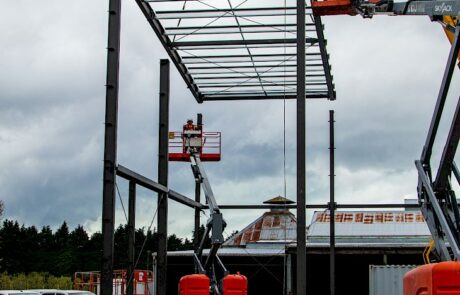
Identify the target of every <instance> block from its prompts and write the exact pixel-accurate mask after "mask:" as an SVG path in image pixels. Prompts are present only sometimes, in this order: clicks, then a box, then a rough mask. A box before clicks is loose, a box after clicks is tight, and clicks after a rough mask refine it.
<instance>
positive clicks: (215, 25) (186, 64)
mask: <svg viewBox="0 0 460 295" xmlns="http://www.w3.org/2000/svg"><path fill="white" fill-rule="evenodd" d="M296 1H297V0H286V1H285V3H283V1H275V0H266V1H262V2H261V1H257V0H239V1H237V3H235V2H236V1H235V0H215V1H206V0H136V3H137V4H138V6H139V8H140V10H141V11H142V13H143V14H144V16H145V17H146V19H147V21H148V23H149V24H150V26H151V27H152V29H153V31H154V32H155V34H156V35H157V36H158V38H159V40H160V41H161V43H162V45H163V47H164V48H165V49H166V51H167V53H168V55H169V57H170V59H171V60H172V62H173V63H174V64H175V66H176V68H177V69H178V71H179V73H180V74H181V76H182V78H183V79H184V81H185V82H186V84H187V86H188V88H189V89H190V91H191V93H192V94H193V96H194V97H195V99H196V100H197V101H198V102H199V103H202V102H204V101H224V100H254V99H285V98H286V99H294V98H297V92H296V88H297V87H296V86H297V77H300V76H299V73H298V72H297V71H296V69H297V65H298V63H299V62H300V63H302V62H303V61H306V68H305V73H302V76H306V77H308V83H306V85H305V86H306V93H305V97H306V98H327V99H330V100H334V99H335V90H334V84H333V78H332V75H331V67H330V64H329V57H328V54H327V51H326V41H325V39H324V34H323V27H322V23H321V19H320V18H319V17H313V15H312V13H311V9H310V7H307V6H306V5H305V1H304V0H302V1H301V6H302V13H301V15H303V14H305V15H306V16H307V18H305V21H306V22H305V23H304V25H303V26H299V25H298V22H297V20H298V19H297V17H298V15H299V10H298V7H297V5H296ZM283 4H284V5H283ZM305 32H307V33H308V35H307V36H305ZM298 33H300V34H301V35H303V38H301V40H305V41H304V42H302V43H303V44H307V45H308V48H307V50H306V52H305V53H304V54H303V55H302V56H301V58H299V56H298V55H297V49H298V48H299V39H300V38H298V37H299V34H298Z"/></svg>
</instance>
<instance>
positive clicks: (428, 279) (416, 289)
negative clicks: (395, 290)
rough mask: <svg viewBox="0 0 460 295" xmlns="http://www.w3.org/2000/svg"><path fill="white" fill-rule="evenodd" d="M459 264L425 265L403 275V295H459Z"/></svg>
mask: <svg viewBox="0 0 460 295" xmlns="http://www.w3.org/2000/svg"><path fill="white" fill-rule="evenodd" d="M459 282H460V262H453V261H447V262H440V263H433V264H426V265H422V266H420V267H417V268H416V269H414V270H411V271H409V272H408V273H406V274H405V275H404V295H441V294H443V295H445V294H449V295H460V283H459Z"/></svg>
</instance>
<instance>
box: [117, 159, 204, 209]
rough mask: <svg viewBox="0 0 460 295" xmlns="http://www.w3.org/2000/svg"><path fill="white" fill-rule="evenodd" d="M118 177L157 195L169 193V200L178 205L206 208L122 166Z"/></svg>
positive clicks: (119, 167)
mask: <svg viewBox="0 0 460 295" xmlns="http://www.w3.org/2000/svg"><path fill="white" fill-rule="evenodd" d="M117 175H118V176H120V177H123V178H124V179H126V180H130V181H131V180H132V181H134V182H135V183H136V184H138V185H140V186H142V187H144V188H146V189H149V190H152V191H154V192H156V193H167V195H168V198H169V199H171V200H173V201H176V202H178V203H181V204H182V205H185V206H188V207H191V208H198V209H203V208H204V205H202V204H200V203H198V202H195V201H194V200H192V199H190V198H188V197H186V196H184V195H182V194H180V193H178V192H176V191H174V190H170V189H168V188H167V187H166V186H164V185H161V184H159V183H157V182H155V181H153V180H151V179H149V178H147V177H145V176H142V175H140V174H138V173H136V172H134V171H132V170H130V169H128V168H126V167H124V166H122V165H118V167H117Z"/></svg>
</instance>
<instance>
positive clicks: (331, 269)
mask: <svg viewBox="0 0 460 295" xmlns="http://www.w3.org/2000/svg"><path fill="white" fill-rule="evenodd" d="M329 159H330V160H329V197H330V199H329V213H330V222H329V225H330V228H329V237H330V238H329V239H330V240H329V242H330V254H329V286H330V291H331V295H335V207H336V205H335V182H334V177H335V144H334V111H333V110H330V111H329Z"/></svg>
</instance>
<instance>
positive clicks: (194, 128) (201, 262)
mask: <svg viewBox="0 0 460 295" xmlns="http://www.w3.org/2000/svg"><path fill="white" fill-rule="evenodd" d="M197 121H198V124H197V125H195V124H193V120H192V119H189V120H187V124H185V125H183V130H182V132H180V133H179V132H171V133H170V147H172V148H174V149H176V152H172V153H169V160H170V161H181V162H184V161H186V160H188V161H190V163H191V168H192V172H193V176H194V177H195V182H196V183H197V184H199V185H200V186H201V188H202V190H203V192H204V195H205V198H206V203H207V204H208V208H209V212H210V215H209V219H208V220H207V222H206V230H205V232H204V233H203V236H202V237H201V242H200V244H199V246H198V248H197V249H196V250H195V252H194V255H193V258H194V264H195V273H196V274H197V275H198V277H196V276H194V275H189V276H184V277H182V279H181V282H180V283H179V293H180V294H192V293H193V294H197V295H198V294H200V295H201V294H206V295H210V294H211V295H220V294H229V293H228V291H229V289H228V288H231V290H233V292H236V291H238V292H241V293H238V294H246V293H244V292H246V290H247V279H246V277H244V276H242V275H239V274H237V275H229V272H228V271H227V269H226V268H225V266H224V264H223V263H222V261H221V260H220V258H219V256H218V255H217V253H218V250H219V248H220V247H221V246H222V244H223V242H224V236H223V232H224V229H225V227H226V225H227V224H226V222H225V220H224V218H223V216H222V213H221V211H220V209H219V206H218V205H217V201H216V199H215V197H214V192H213V191H212V188H211V184H210V182H209V179H208V176H207V175H206V172H205V169H204V166H203V163H202V161H219V160H220V157H221V155H220V132H203V124H202V116H201V114H198V120H197ZM177 139H180V141H177ZM207 139H209V140H208V141H207ZM179 142H180V145H178V143H179ZM178 150H180V152H177V151H178ZM209 234H211V249H210V250H209V253H208V255H207V256H206V259H204V256H205V255H203V250H204V246H205V245H204V244H205V241H206V238H207V237H208V236H209ZM190 282H191V285H189V283H190ZM200 282H201V283H200ZM203 283H204V285H201V287H202V288H201V289H200V291H198V290H197V289H196V288H197V286H198V285H200V284H203ZM229 286H230V287H229ZM189 287H190V289H188V288H189ZM235 288H236V289H235ZM189 291H190V292H192V293H188V292H189ZM230 293H231V292H230ZM232 294H233V293H232Z"/></svg>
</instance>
